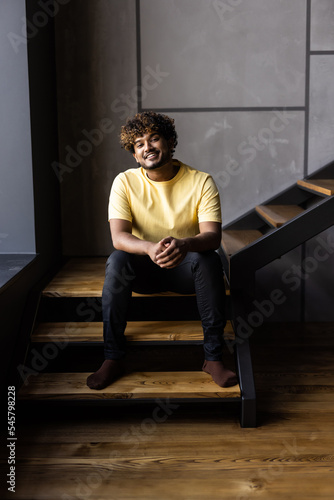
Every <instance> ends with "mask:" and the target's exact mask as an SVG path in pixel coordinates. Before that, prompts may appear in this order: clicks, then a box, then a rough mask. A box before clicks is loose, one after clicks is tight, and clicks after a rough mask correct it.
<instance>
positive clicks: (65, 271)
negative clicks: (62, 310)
mask: <svg viewBox="0 0 334 500" xmlns="http://www.w3.org/2000/svg"><path fill="white" fill-rule="evenodd" d="M106 261H107V258H105V257H88V258H73V259H70V260H69V261H68V262H67V263H66V264H64V266H63V267H62V269H61V270H60V271H59V272H58V273H57V274H56V276H55V277H54V278H53V279H52V280H51V281H50V283H49V284H48V285H47V286H46V287H45V288H44V290H43V292H42V295H43V296H44V297H52V298H60V297H101V296H102V288H103V283H104V277H105V265H106ZM225 285H226V284H225ZM226 293H227V294H228V293H229V291H228V287H227V285H226ZM189 295H194V294H189ZM132 296H133V297H134V298H135V297H146V296H152V297H174V296H181V294H179V293H174V292H160V293H155V294H149V295H148V294H140V293H135V292H133V294H132ZM183 296H184V294H183Z"/></svg>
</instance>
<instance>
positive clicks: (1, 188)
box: [0, 0, 35, 253]
mask: <svg viewBox="0 0 334 500" xmlns="http://www.w3.org/2000/svg"><path fill="white" fill-rule="evenodd" d="M24 19H25V1H24V0H15V2H13V1H12V0H2V1H1V2H0V253H34V252H35V226H34V199H33V178H32V159H31V134H30V106H29V86H28V62H27V44H26V43H21V42H20V41H19V39H18V37H21V39H22V38H23V37H22V30H23V33H24V24H23V21H22V20H24Z"/></svg>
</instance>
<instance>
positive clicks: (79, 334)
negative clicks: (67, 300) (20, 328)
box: [31, 321, 234, 343]
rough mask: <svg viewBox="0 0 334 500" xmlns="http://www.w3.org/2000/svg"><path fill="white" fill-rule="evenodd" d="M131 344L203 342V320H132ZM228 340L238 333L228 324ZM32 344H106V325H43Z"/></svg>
mask: <svg viewBox="0 0 334 500" xmlns="http://www.w3.org/2000/svg"><path fill="white" fill-rule="evenodd" d="M125 334H126V337H127V340H128V342H201V341H202V340H203V330H202V326H201V322H200V321H129V322H128V324H127V327H126V330H125ZM224 338H225V339H229V340H233V339H234V331H233V327H232V324H231V322H230V321H228V322H227V324H226V327H225V331H224ZM31 341H32V342H43V343H45V342H74V343H75V342H84V343H85V342H87V343H89V342H103V323H101V322H81V323H64V322H63V323H41V324H40V325H38V327H37V328H36V329H35V330H34V332H33V334H32V336H31Z"/></svg>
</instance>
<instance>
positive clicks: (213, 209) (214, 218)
mask: <svg viewBox="0 0 334 500" xmlns="http://www.w3.org/2000/svg"><path fill="white" fill-rule="evenodd" d="M198 222H199V223H200V222H220V223H221V222H222V216H221V206H220V197H219V192H218V189H217V186H216V184H215V182H214V180H213V179H212V177H211V176H210V175H209V176H208V177H207V178H206V180H205V181H204V184H203V188H202V195H201V198H200V201H199V205H198Z"/></svg>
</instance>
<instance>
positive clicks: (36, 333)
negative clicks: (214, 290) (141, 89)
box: [19, 258, 256, 427]
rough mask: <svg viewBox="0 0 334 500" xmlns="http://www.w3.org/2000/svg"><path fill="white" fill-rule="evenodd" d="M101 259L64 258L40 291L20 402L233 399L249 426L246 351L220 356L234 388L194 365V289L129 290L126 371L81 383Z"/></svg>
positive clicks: (92, 337) (251, 397) (95, 315)
mask: <svg viewBox="0 0 334 500" xmlns="http://www.w3.org/2000/svg"><path fill="white" fill-rule="evenodd" d="M105 262H106V258H76V259H70V260H69V261H68V262H67V263H66V264H65V265H64V266H63V267H62V268H61V269H60V270H59V272H58V273H57V274H56V275H55V276H54V278H53V279H52V280H51V281H50V282H49V284H48V285H47V286H46V287H45V288H44V289H43V290H42V292H41V296H40V300H39V305H38V311H37V314H36V318H35V321H34V325H33V328H32V334H31V338H30V347H29V350H28V352H27V357H26V361H25V369H21V372H23V373H24V374H25V375H26V377H25V378H24V377H23V378H24V383H23V384H22V386H21V389H20V391H19V400H20V402H21V403H27V402H30V403H32V404H33V403H34V402H44V403H45V402H47V401H48V402H53V403H55V402H57V403H58V404H60V403H61V402H66V403H68V402H72V403H74V404H83V403H90V404H92V403H93V402H100V403H103V404H111V403H116V402H120V401H123V402H124V400H127V401H128V402H134V401H137V402H138V401H152V402H155V401H156V400H158V399H159V400H160V399H163V398H167V399H168V400H175V401H183V402H187V401H188V402H189V401H191V402H194V401H202V402H203V401H206V402H207V401H210V402H220V403H221V402H229V403H230V402H236V403H238V404H239V405H240V409H241V413H240V421H241V425H242V426H244V427H254V426H255V425H256V420H255V390H254V387H253V385H252V384H253V373H252V365H251V361H250V355H249V353H248V356H246V357H245V352H243V353H242V356H241V357H239V355H238V354H237V353H236V355H235V363H236V367H235V366H233V357H231V355H230V353H227V355H226V357H224V361H225V362H226V361H227V365H229V367H230V368H231V369H237V371H238V374H239V380H240V384H239V385H236V386H234V387H230V388H221V387H219V386H218V385H216V384H215V383H214V382H213V381H212V379H211V377H210V375H208V374H206V373H204V372H202V370H201V366H202V362H203V348H202V343H203V332H202V327H201V323H200V321H199V314H198V310H197V305H196V297H195V296H194V295H179V294H175V293H160V294H155V295H141V294H136V293H133V297H132V301H131V307H130V311H129V318H128V324H127V328H126V336H127V341H128V345H129V350H130V352H129V356H128V358H130V362H129V363H128V364H129V366H130V367H131V371H127V372H126V374H125V375H124V376H123V377H122V378H120V379H119V380H117V381H116V382H115V383H113V384H112V385H110V386H109V387H107V388H106V389H104V390H102V391H95V390H91V389H89V388H88V387H87V386H86V378H87V376H88V375H89V374H90V373H92V372H93V371H95V370H96V369H97V368H98V367H99V366H100V364H101V362H102V360H103V337H102V330H103V324H102V317H101V294H102V286H103V281H104V267H105ZM147 318H149V319H150V320H149V321H148V320H147ZM224 335H225V339H226V341H231V340H233V339H234V331H233V327H232V323H231V322H230V321H228V323H227V326H226V329H225V333H224ZM150 349H151V351H150ZM152 350H153V351H152ZM242 357H244V358H245V360H246V362H243V361H242V359H241V358H242ZM231 358H232V359H231ZM73 360H75V361H73ZM43 361H44V362H43ZM180 365H182V369H180ZM244 365H245V369H244ZM39 367H40V368H41V369H38V368H39Z"/></svg>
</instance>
